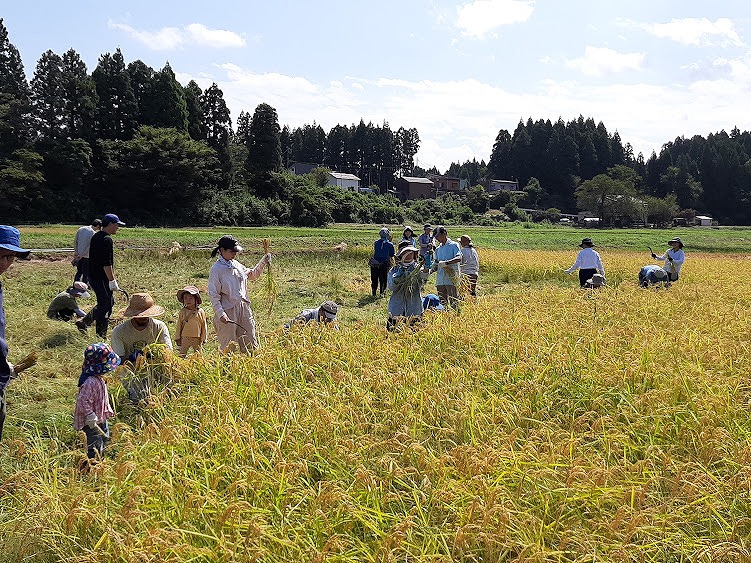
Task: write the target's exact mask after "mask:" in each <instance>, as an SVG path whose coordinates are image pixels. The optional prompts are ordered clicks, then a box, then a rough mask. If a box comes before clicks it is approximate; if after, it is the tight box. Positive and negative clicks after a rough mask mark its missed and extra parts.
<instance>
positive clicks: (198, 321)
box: [175, 285, 209, 358]
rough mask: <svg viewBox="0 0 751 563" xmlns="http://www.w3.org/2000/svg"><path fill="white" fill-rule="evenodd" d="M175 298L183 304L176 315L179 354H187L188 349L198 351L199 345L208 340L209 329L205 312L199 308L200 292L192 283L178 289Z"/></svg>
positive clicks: (176, 338)
mask: <svg viewBox="0 0 751 563" xmlns="http://www.w3.org/2000/svg"><path fill="white" fill-rule="evenodd" d="M177 300H178V301H179V302H180V303H182V304H183V308H182V309H180V314H179V315H178V317H177V330H176V331H175V344H177V345H178V346H179V347H180V352H179V354H180V356H181V357H183V358H184V357H185V356H187V355H188V350H190V349H191V348H193V351H194V352H200V351H201V346H202V345H203V344H205V343H206V340H208V333H209V329H208V326H207V324H206V313H204V311H203V309H201V307H200V305H201V302H202V299H201V292H200V291H199V289H198V288H197V287H196V286H194V285H186V286H185V287H184V288H182V289H180V290H178V292H177Z"/></svg>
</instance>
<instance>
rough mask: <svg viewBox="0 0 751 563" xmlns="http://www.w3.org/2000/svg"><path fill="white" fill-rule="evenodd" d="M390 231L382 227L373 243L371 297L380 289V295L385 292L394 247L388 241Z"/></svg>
mask: <svg viewBox="0 0 751 563" xmlns="http://www.w3.org/2000/svg"><path fill="white" fill-rule="evenodd" d="M390 236H391V231H389V230H388V229H387V228H386V227H383V228H382V229H381V230H380V231H379V233H378V240H377V241H375V242H374V243H373V257H372V258H371V259H370V262H369V264H370V289H371V291H372V292H373V297H375V296H376V291H378V290H379V289H380V291H381V295H383V293H384V292H385V291H386V277H387V275H388V273H389V268H391V259H392V258H393V257H394V254H395V252H394V245H393V244H392V243H391V241H390V240H389V237H390Z"/></svg>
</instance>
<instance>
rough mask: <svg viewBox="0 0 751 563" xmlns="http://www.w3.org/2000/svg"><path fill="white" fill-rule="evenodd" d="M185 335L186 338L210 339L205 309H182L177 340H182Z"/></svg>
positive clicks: (176, 334)
mask: <svg viewBox="0 0 751 563" xmlns="http://www.w3.org/2000/svg"><path fill="white" fill-rule="evenodd" d="M183 336H185V337H186V338H200V339H201V342H206V340H207V339H208V328H207V327H206V313H204V312H203V309H200V308H198V307H197V308H196V309H188V308H186V307H183V308H182V309H180V315H179V316H178V318H177V332H176V333H175V340H180V339H181V338H182V337H183Z"/></svg>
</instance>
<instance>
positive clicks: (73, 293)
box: [47, 281, 96, 332]
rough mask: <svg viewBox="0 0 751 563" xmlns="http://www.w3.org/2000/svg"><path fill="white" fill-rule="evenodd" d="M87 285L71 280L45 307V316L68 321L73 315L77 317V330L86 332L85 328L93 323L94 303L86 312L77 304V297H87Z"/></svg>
mask: <svg viewBox="0 0 751 563" xmlns="http://www.w3.org/2000/svg"><path fill="white" fill-rule="evenodd" d="M88 289H89V286H88V285H86V284H85V283H83V282H80V281H77V282H73V285H71V286H70V287H68V288H67V289H66V290H65V291H61V292H60V293H58V294H57V295H56V296H55V297H54V299H52V301H51V302H50V305H49V307H47V318H48V319H52V320H56V321H63V322H66V323H67V322H68V321H69V320H71V319H72V318H73V317H74V316H75V317H78V319H77V320H76V326H77V327H78V330H80V331H82V332H86V328H87V327H89V326H91V325H92V324H94V316H95V315H96V305H94V307H93V308H92V309H91V311H89V312H88V313H86V312H84V310H83V309H81V307H80V306H79V305H78V301H76V299H78V298H79V297H84V298H86V297H89V292H88Z"/></svg>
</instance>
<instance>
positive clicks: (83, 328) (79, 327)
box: [76, 320, 88, 334]
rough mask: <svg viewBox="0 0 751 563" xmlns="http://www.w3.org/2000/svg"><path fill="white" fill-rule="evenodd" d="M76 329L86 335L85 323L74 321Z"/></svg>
mask: <svg viewBox="0 0 751 563" xmlns="http://www.w3.org/2000/svg"><path fill="white" fill-rule="evenodd" d="M76 328H78V330H80V331H81V332H82V333H84V334H86V329H87V328H88V327H87V326H86V323H85V322H83V321H82V320H78V321H76Z"/></svg>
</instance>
